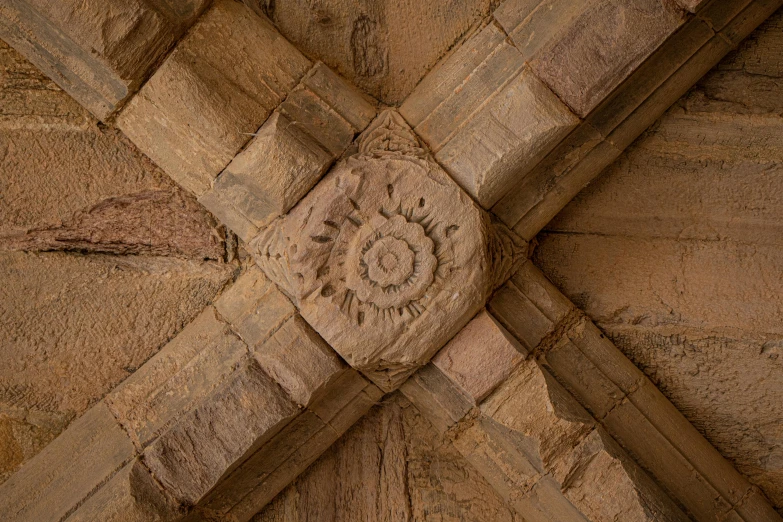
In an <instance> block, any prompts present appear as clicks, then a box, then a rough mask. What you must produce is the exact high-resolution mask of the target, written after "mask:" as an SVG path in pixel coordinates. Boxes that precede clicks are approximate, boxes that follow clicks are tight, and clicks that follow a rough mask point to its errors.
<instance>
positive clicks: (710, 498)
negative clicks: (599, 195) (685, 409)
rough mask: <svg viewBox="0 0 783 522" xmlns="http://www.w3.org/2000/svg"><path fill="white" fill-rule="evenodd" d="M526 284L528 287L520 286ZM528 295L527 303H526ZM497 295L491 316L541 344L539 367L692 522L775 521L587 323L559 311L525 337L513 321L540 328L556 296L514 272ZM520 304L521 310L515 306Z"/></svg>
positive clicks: (530, 273) (533, 275)
mask: <svg viewBox="0 0 783 522" xmlns="http://www.w3.org/2000/svg"><path fill="white" fill-rule="evenodd" d="M525 279H527V280H529V282H528V283H527V284H526V283H524V280H525ZM515 283H518V284H515ZM512 285H513V286H512ZM521 289H525V290H521ZM528 289H529V290H531V292H530V294H531V295H530V297H529V298H528V296H527V295H525V293H526V292H527V291H528ZM504 290H506V291H507V292H508V296H505V297H502V298H500V299H498V298H497V297H496V298H495V299H493V306H492V307H491V309H493V310H497V311H498V312H499V316H500V317H502V318H503V322H504V323H505V322H508V323H509V324H510V325H511V326H512V329H513V330H515V331H520V332H522V333H521V335H522V337H521V338H522V339H526V340H527V342H528V343H531V342H535V339H536V338H538V339H540V340H539V343H540V344H539V345H538V346H536V348H535V352H534V353H536V356H537V358H538V361H539V363H540V364H542V365H544V366H545V367H546V369H547V370H548V371H550V372H551V373H552V375H554V376H555V377H556V378H557V380H558V381H559V382H561V383H562V384H563V385H564V386H566V387H567V389H568V390H569V391H570V392H571V393H573V394H574V396H575V397H576V398H577V399H578V400H579V402H580V403H581V404H582V405H583V406H585V407H586V408H587V409H588V410H589V411H590V413H592V414H593V416H595V418H596V419H598V420H599V421H600V423H601V425H603V426H604V427H605V428H606V429H607V430H608V432H609V433H610V434H611V435H612V437H615V438H616V439H617V440H618V442H620V444H621V445H622V446H623V448H625V449H626V450H627V451H628V452H629V453H630V454H631V456H633V458H634V459H636V461H637V462H638V463H639V465H641V466H642V467H643V468H644V469H645V470H647V471H648V472H649V473H650V474H651V475H652V476H653V477H655V479H656V480H657V481H658V483H660V484H661V485H662V486H663V487H664V488H665V489H666V491H667V492H668V493H669V495H670V496H671V497H672V498H674V499H676V500H677V501H678V502H679V503H680V505H682V506H683V507H684V508H686V509H687V511H688V513H689V515H690V516H691V517H693V518H695V519H696V520H703V521H709V520H714V519H715V518H716V517H720V516H723V514H725V513H728V512H729V511H731V510H732V509H734V510H735V515H736V516H745V517H746V518H739V520H755V519H759V520H777V519H778V517H777V515H775V514H774V512H772V511H771V507H770V506H769V504H768V503H767V502H766V501H765V500H764V499H763V498H761V497H760V496H758V495H755V494H752V492H753V490H752V488H751V486H750V484H748V483H747V481H746V480H745V478H744V477H742V476H741V475H740V474H739V473H737V471H736V470H735V469H734V468H733V467H732V466H731V464H729V463H728V462H727V461H726V460H725V459H724V458H723V457H722V456H721V455H720V454H719V453H718V452H717V451H716V450H715V448H713V447H712V446H710V444H709V443H708V442H707V441H706V440H705V439H704V438H703V437H702V436H701V435H700V434H699V433H698V432H697V431H696V429H695V428H694V427H693V426H692V425H690V424H689V423H688V422H687V420H686V419H685V418H684V417H683V416H682V414H680V412H679V411H677V409H676V408H675V407H674V406H673V405H672V404H671V403H670V402H669V401H668V400H667V399H666V398H665V397H664V396H663V395H662V394H661V393H660V392H659V391H658V390H657V389H656V388H655V387H654V386H653V385H652V383H650V381H649V380H648V379H647V378H646V377H645V376H644V374H642V372H641V371H640V370H639V369H638V368H636V367H635V366H634V365H633V363H632V362H631V361H630V360H628V359H627V358H626V357H625V356H623V355H622V353H621V352H620V351H619V350H618V349H617V348H616V347H615V346H614V345H613V344H612V342H611V341H609V340H608V339H607V338H606V336H605V335H604V334H603V333H602V332H601V331H600V330H599V329H598V328H596V327H595V325H593V323H591V322H590V321H589V320H587V319H586V318H584V317H580V316H579V315H575V314H574V312H573V311H572V312H566V309H567V308H566V307H564V306H562V305H560V306H556V307H555V308H554V309H556V308H560V309H561V311H560V314H559V315H560V316H562V319H560V320H559V321H558V322H557V324H555V323H554V322H550V323H549V324H550V326H549V328H548V331H547V332H546V333H545V334H544V335H541V334H540V333H539V334H536V333H535V330H533V332H534V333H533V334H532V335H531V334H530V333H528V332H526V330H529V328H528V326H527V324H530V323H528V322H527V321H525V320H524V318H523V319H515V316H519V315H522V316H533V317H535V316H540V317H543V318H544V319H543V321H544V322H543V323H542V324H546V323H548V322H549V319H548V316H553V317H554V314H552V310H553V307H552V306H551V303H552V302H557V301H562V297H561V298H559V299H553V298H554V296H555V294H556V293H557V291H556V290H555V289H554V287H553V286H552V285H550V284H546V283H545V282H544V280H543V276H542V275H541V274H540V273H538V271H537V270H531V269H528V270H527V271H525V272H523V271H520V274H519V276H518V277H515V279H514V280H512V281H511V282H510V283H509V284H507V285H506V287H504ZM498 295H500V293H499V294H498ZM523 302H525V303H527V304H526V305H524V306H518V304H519V303H523ZM531 305H533V306H532V307H531ZM541 321H542V320H541V319H539V320H536V321H534V322H533V323H532V324H536V323H539V322H541ZM746 496H747V498H746ZM743 498H746V500H741V499H743ZM744 503H748V505H749V506H750V505H752V506H753V507H752V508H751V509H752V510H753V512H754V514H753V515H749V514H748V512H745V513H744V514H742V515H740V511H741V506H742V505H743V504H744Z"/></svg>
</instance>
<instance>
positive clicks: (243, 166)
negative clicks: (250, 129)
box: [199, 100, 353, 241]
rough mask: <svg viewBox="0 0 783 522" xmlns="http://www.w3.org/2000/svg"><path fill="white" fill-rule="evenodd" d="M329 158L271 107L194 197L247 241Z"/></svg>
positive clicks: (291, 202) (286, 205)
mask: <svg viewBox="0 0 783 522" xmlns="http://www.w3.org/2000/svg"><path fill="white" fill-rule="evenodd" d="M300 101H301V100H300ZM288 103H289V106H290V105H292V104H293V102H292V101H288ZM288 112H289V113H291V112H293V111H290V110H289V111H288ZM299 112H301V111H299ZM294 115H296V113H294ZM350 137H351V138H352V137H353V134H350ZM333 160H334V155H333V154H331V153H330V152H328V151H327V150H324V149H323V148H322V147H321V146H320V145H319V143H318V142H316V141H315V140H314V139H313V138H312V137H311V136H310V135H309V134H307V133H306V132H304V131H303V130H302V128H300V125H297V124H296V123H294V122H293V121H292V120H290V119H289V118H287V117H286V116H284V115H283V114H282V113H280V112H275V113H274V114H273V115H272V116H271V117H270V118H269V119H268V120H267V121H266V122H265V123H264V125H263V126H262V127H261V129H260V130H259V131H258V132H257V133H255V134H254V135H253V139H252V141H251V142H250V143H249V144H248V145H247V147H246V148H245V149H244V150H243V151H242V152H241V153H239V155H237V156H236V157H235V158H234V159H233V160H232V161H231V163H230V164H229V165H228V167H226V169H225V170H224V171H223V172H222V173H221V174H220V175H219V176H218V178H217V179H216V180H215V182H214V184H213V186H212V188H211V189H210V190H209V191H207V192H206V193H205V194H203V195H202V196H201V197H199V202H200V203H201V204H203V205H204V206H205V207H207V209H209V210H210V211H211V212H212V213H213V214H215V216H217V218H218V219H220V220H222V221H223V222H224V223H225V224H226V225H227V226H228V227H229V228H231V229H232V230H234V231H235V232H236V233H237V235H239V237H241V238H242V239H244V240H245V241H250V240H251V239H252V238H253V237H255V235H256V234H257V233H258V231H259V230H260V229H261V228H263V227H264V226H266V225H268V224H269V223H270V222H271V221H272V220H273V219H275V218H276V217H278V216H280V215H282V214H285V213H286V212H288V211H289V210H290V209H291V207H293V206H294V205H295V204H296V203H297V201H299V199H301V197H302V196H304V195H305V194H306V193H307V192H308V191H309V190H310V189H311V188H312V187H313V185H315V184H316V182H317V181H318V180H319V179H320V178H321V176H322V175H323V174H324V173H325V172H326V169H327V168H328V167H329V165H331V163H332V161H333Z"/></svg>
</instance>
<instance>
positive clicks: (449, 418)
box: [400, 363, 474, 433]
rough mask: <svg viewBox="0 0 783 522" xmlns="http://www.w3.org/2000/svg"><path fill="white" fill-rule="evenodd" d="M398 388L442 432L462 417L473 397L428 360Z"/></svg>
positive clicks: (468, 409) (470, 404) (468, 408)
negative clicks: (426, 363)
mask: <svg viewBox="0 0 783 522" xmlns="http://www.w3.org/2000/svg"><path fill="white" fill-rule="evenodd" d="M400 392H401V393H402V394H403V395H405V397H407V399H408V400H409V401H411V403H413V404H414V405H415V406H416V407H417V408H418V409H419V411H421V413H422V414H423V415H424V416H425V417H427V419H429V421H430V422H431V423H432V425H433V426H434V427H435V429H437V430H438V431H439V432H441V433H443V432H445V431H446V430H448V429H449V428H450V427H452V426H453V425H454V424H456V423H457V422H459V421H460V420H462V419H463V418H464V417H465V415H467V414H468V413H469V412H470V410H471V408H472V407H473V404H474V403H473V400H472V398H471V397H470V396H469V395H468V394H467V393H466V392H465V390H463V389H462V388H460V387H459V386H457V385H456V384H455V383H454V382H453V381H452V380H451V379H449V378H448V377H446V375H444V374H443V372H442V371H440V369H439V368H438V367H437V366H435V365H434V364H432V363H430V364H428V365H426V366H424V367H423V368H422V369H420V370H419V371H418V372H416V373H415V374H413V375H412V376H411V377H410V378H409V379H408V380H407V381H405V383H404V384H403V385H402V386H401V387H400Z"/></svg>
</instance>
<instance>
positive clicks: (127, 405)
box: [106, 306, 248, 447]
mask: <svg viewBox="0 0 783 522" xmlns="http://www.w3.org/2000/svg"><path fill="white" fill-rule="evenodd" d="M247 356H248V348H247V346H246V345H245V343H243V342H242V341H240V340H239V339H237V338H236V336H234V335H232V334H231V331H230V329H229V327H228V325H227V324H226V323H224V322H222V321H220V320H218V319H217V317H216V316H215V309H214V308H213V307H211V306H210V307H207V309H206V310H204V311H203V312H202V313H201V314H200V315H199V316H198V317H197V318H196V319H195V320H193V322H191V323H190V324H189V325H187V326H186V327H185V328H184V329H183V330H182V331H181V332H180V333H179V335H177V337H175V338H174V339H173V340H172V341H171V342H170V343H168V344H167V345H166V346H164V347H163V349H162V350H161V351H160V352H158V353H157V354H156V355H155V356H154V357H152V358H151V359H150V360H149V361H147V362H146V363H145V364H144V365H143V366H142V367H141V368H139V369H138V370H137V371H136V372H135V373H133V375H131V376H130V377H128V378H127V379H126V380H125V381H124V382H123V383H122V384H120V385H119V386H118V387H117V388H115V389H114V390H113V391H112V392H111V393H110V394H109V395H108V396H107V397H106V403H107V404H108V405H109V408H111V410H112V411H113V412H114V413H115V415H116V416H117V418H118V419H120V421H121V422H122V423H123V425H124V426H125V428H126V429H127V430H128V432H129V433H130V434H131V436H132V437H133V439H134V442H135V443H136V444H137V445H138V446H139V447H144V446H147V445H149V444H150V443H151V442H152V441H153V440H154V439H155V438H156V437H157V436H158V435H160V434H161V433H163V432H164V431H166V430H167V429H168V428H170V427H171V425H172V423H174V422H176V421H177V420H178V419H179V418H180V417H181V416H182V415H184V414H186V413H187V412H188V411H190V410H191V409H193V408H194V407H196V406H197V405H198V404H200V403H201V402H202V401H204V400H205V399H206V398H207V397H208V396H210V394H211V393H212V392H213V391H214V390H215V389H216V388H217V387H218V386H220V385H221V384H222V383H224V382H225V381H226V379H228V378H229V377H230V375H231V374H232V372H233V370H234V367H235V366H236V365H237V364H239V362H240V361H242V360H243V359H244V358H246V357H247Z"/></svg>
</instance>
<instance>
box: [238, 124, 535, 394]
mask: <svg viewBox="0 0 783 522" xmlns="http://www.w3.org/2000/svg"><path fill="white" fill-rule="evenodd" d="M523 250H524V248H523V247H521V246H520V244H519V243H518V242H515V241H514V240H513V238H511V237H510V236H508V235H503V234H500V235H499V234H498V232H497V230H496V227H494V226H492V225H491V223H490V220H489V217H488V216H487V214H486V213H485V212H484V211H482V210H481V209H480V208H479V207H478V206H477V205H476V204H475V203H474V202H473V200H471V199H470V197H469V196H467V195H466V194H465V193H464V192H463V191H462V190H461V189H460V188H459V187H458V186H457V184H456V183H454V182H453V181H452V180H451V178H449V176H448V175H447V174H446V173H445V172H444V171H443V170H442V169H441V168H440V167H439V166H438V165H437V164H436V163H435V162H434V161H432V160H431V158H430V157H429V155H428V154H427V153H426V151H424V150H423V148H422V147H421V144H420V142H419V141H418V139H417V138H416V136H415V135H414V134H413V132H412V131H411V130H410V128H409V127H408V126H407V124H406V123H405V122H404V120H403V119H402V118H401V117H400V116H399V115H398V114H397V113H395V112H391V111H387V112H384V113H383V114H381V115H380V116H379V117H378V118H377V119H376V121H375V122H374V123H373V124H372V125H371V126H370V127H369V128H368V129H367V130H366V131H365V132H364V133H363V134H362V136H360V137H359V139H358V141H357V144H356V145H354V149H353V155H351V156H348V157H347V158H346V159H344V160H343V161H342V162H341V163H340V164H338V165H337V166H336V167H335V168H334V169H333V170H332V172H330V173H329V174H328V175H327V176H326V177H325V178H324V179H323V180H321V182H320V183H319V184H318V185H317V186H316V187H315V188H314V189H313V190H312V191H311V192H310V193H309V194H308V195H307V196H306V197H305V198H304V199H302V201H300V202H299V204H298V205H297V206H296V207H294V208H293V209H292V210H291V212H290V213H289V214H288V215H287V216H285V217H283V218H281V219H278V220H277V221H276V222H275V223H273V224H272V225H271V226H269V227H268V228H267V229H265V230H264V231H262V232H261V234H260V235H259V236H258V237H257V238H256V239H254V240H253V242H252V244H251V251H252V252H253V253H254V256H255V258H256V260H257V262H258V263H259V265H260V266H261V267H262V268H263V269H264V271H265V272H266V273H267V275H269V277H271V278H272V279H273V280H275V281H276V282H277V283H278V285H280V287H281V288H282V289H283V290H284V291H285V292H287V293H288V294H289V296H290V297H291V298H292V299H293V300H294V302H295V303H296V305H297V306H298V308H299V310H300V312H301V315H302V317H304V318H305V319H306V320H307V321H308V322H309V323H310V325H312V326H313V328H314V329H315V330H316V331H318V333H320V334H321V336H322V337H323V338H324V339H325V340H326V341H327V342H328V343H329V344H330V345H331V346H332V347H333V348H334V349H335V350H337V351H338V352H339V353H340V354H341V355H342V356H343V357H344V358H345V359H346V360H347V361H348V362H349V363H350V364H351V365H352V366H354V367H355V368H357V369H360V370H362V371H363V372H364V373H365V374H366V375H367V376H368V377H369V378H371V379H372V380H373V381H374V382H375V383H376V384H377V385H378V386H380V387H381V388H383V389H384V390H386V391H389V390H392V389H394V388H396V387H397V386H399V385H400V384H401V383H402V382H403V381H404V380H405V378H407V376H408V375H410V374H411V373H412V372H413V371H415V370H416V369H417V368H418V367H420V366H421V365H423V364H425V363H426V362H427V361H428V360H429V359H430V357H432V355H434V353H435V352H436V351H437V350H438V349H439V348H440V347H441V346H443V345H444V344H445V343H446V341H448V340H449V339H450V338H451V337H452V336H453V335H455V334H456V333H457V332H458V331H459V330H460V329H461V328H462V327H463V326H464V325H465V324H467V322H468V321H469V320H470V319H471V318H472V317H473V316H474V315H475V314H476V313H477V312H478V311H479V310H480V309H481V308H482V306H483V305H484V303H485V301H486V299H487V298H488V296H489V293H490V292H491V291H492V289H493V287H494V284H495V282H496V273H497V272H498V271H501V272H505V271H506V269H508V268H509V267H510V264H513V263H510V262H509V257H508V256H509V255H510V256H511V257H515V254H519V253H520V252H523ZM504 255H505V257H504ZM519 257H524V256H519Z"/></svg>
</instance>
